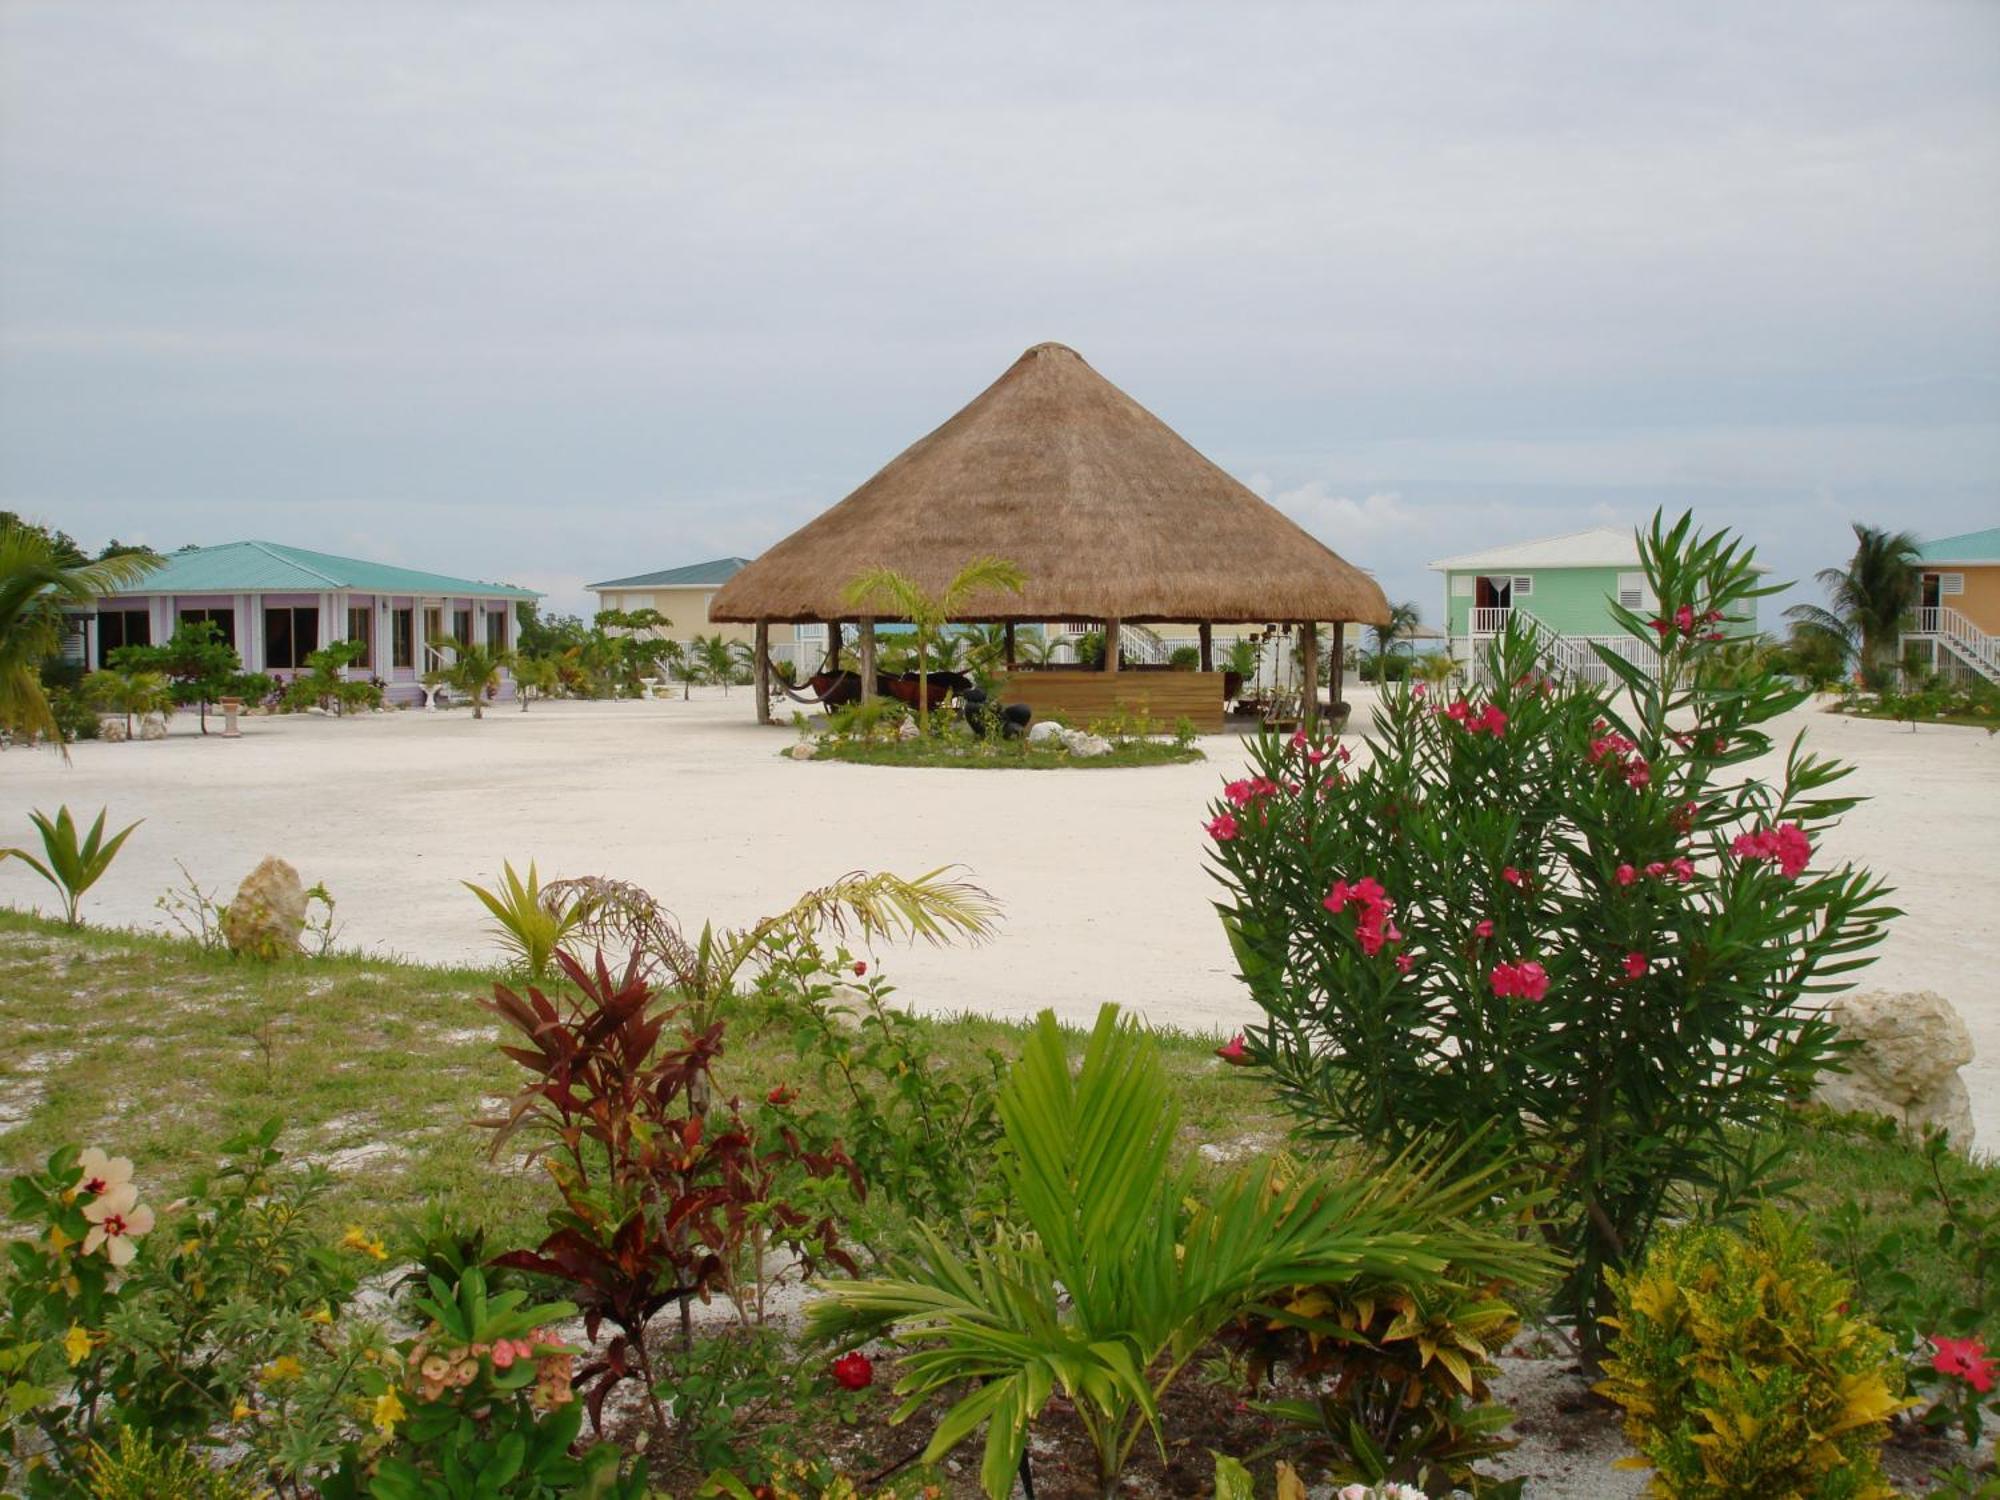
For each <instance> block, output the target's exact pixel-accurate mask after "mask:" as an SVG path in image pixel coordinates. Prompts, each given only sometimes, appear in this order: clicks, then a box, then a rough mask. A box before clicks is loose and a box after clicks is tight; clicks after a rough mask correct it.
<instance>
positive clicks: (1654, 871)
mask: <svg viewBox="0 0 2000 1500" xmlns="http://www.w3.org/2000/svg"><path fill="white" fill-rule="evenodd" d="M1666 873H1667V862H1666V861H1665V860H1663V859H1656V860H1654V861H1653V862H1652V863H1651V864H1649V865H1647V866H1646V875H1647V877H1648V878H1649V879H1653V880H1658V879H1659V878H1660V877H1661V876H1662V875H1664V874H1666Z"/></svg>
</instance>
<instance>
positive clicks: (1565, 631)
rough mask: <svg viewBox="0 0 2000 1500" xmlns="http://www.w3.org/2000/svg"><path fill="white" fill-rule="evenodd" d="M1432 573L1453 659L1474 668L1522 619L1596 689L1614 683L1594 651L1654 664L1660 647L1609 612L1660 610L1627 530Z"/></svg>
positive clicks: (1561, 662) (1442, 566)
mask: <svg viewBox="0 0 2000 1500" xmlns="http://www.w3.org/2000/svg"><path fill="white" fill-rule="evenodd" d="M1430 566H1431V569H1432V571H1434V572H1438V573H1442V574H1444V576H1445V590H1444V593H1445V599H1444V604H1445V632H1446V635H1447V637H1448V638H1449V640H1450V650H1451V654H1452V655H1453V656H1454V657H1455V658H1457V659H1458V660H1459V661H1461V662H1465V663H1467V664H1468V666H1469V667H1473V668H1475V669H1476V665H1477V663H1478V662H1479V660H1480V658H1481V657H1482V655H1483V654H1484V652H1485V650H1486V646H1487V643H1488V642H1489V641H1490V640H1491V639H1492V637H1494V636H1496V635H1498V634H1500V633H1501V632H1502V631H1503V630H1505V629H1506V628H1507V626H1508V623H1509V622H1510V621H1515V620H1519V621H1521V622H1522V623H1524V624H1527V625H1529V626H1531V627H1533V628H1534V629H1536V630H1537V631H1539V632H1540V634H1541V635H1542V636H1543V638H1544V640H1545V641H1546V642H1547V643H1548V645H1549V648H1550V656H1551V660H1552V661H1553V662H1554V664H1555V666H1556V668H1557V669H1558V670H1559V671H1563V672H1567V673H1570V674H1572V675H1575V676H1578V677H1581V678H1583V679H1585V680H1588V681H1592V682H1603V681H1605V680H1607V679H1608V678H1609V676H1610V673H1609V671H1608V670H1607V669H1606V668H1605V666H1604V663H1603V662H1602V660H1600V659H1599V657H1598V655H1597V653H1596V652H1595V651H1594V650H1592V649H1591V648H1592V646H1593V645H1601V646H1604V647H1606V648H1608V649H1610V650H1612V651H1614V652H1616V653H1618V654H1619V655H1620V656H1623V657H1625V658H1626V659H1627V660H1628V661H1639V662H1650V661H1651V660H1652V647H1651V646H1650V645H1649V644H1648V643H1646V642H1644V641H1637V640H1634V639H1633V638H1632V637H1631V636H1630V635H1628V634H1626V632H1625V630H1624V627H1623V626H1621V625H1620V624H1619V623H1618V621H1617V619H1616V618H1615V617H1614V616H1613V615H1612V612H1611V608H1612V605H1613V604H1614V603H1616V604H1620V605H1623V606H1624V607H1625V608H1627V609H1633V610H1637V611H1639V612H1640V613H1642V614H1644V613H1646V612H1647V611H1649V610H1653V609H1657V608H1658V607H1659V601H1658V600H1657V599H1655V598H1654V597H1653V593H1652V590H1651V589H1650V588H1649V587H1648V586H1647V584H1646V574H1645V571H1644V570H1643V569H1642V568H1641V567H1640V566H1639V540H1638V535H1637V533H1636V532H1634V531H1632V530H1630V529H1629V528H1620V527H1613V526H1600V527H1594V528H1592V529H1591V530H1588V531H1572V532H1568V533H1565V534H1564V535H1562V536H1552V537H1543V538H1542V539H1541V540H1539V541H1532V542H1516V543H1514V544H1512V545H1511V546H1506V547H1490V548H1487V549H1486V550H1485V551H1483V552H1467V553H1463V554H1461V555H1460V556H1457V557H1446V558H1440V559H1439V560H1438V561H1436V562H1434V563H1432V564H1431V565H1430ZM1731 629H1732V631H1733V632H1734V633H1738V634H1744V635H1753V634H1755V633H1756V629H1757V625H1756V621H1755V620H1754V619H1752V620H1747V621H1741V622H1738V623H1737V624H1735V625H1734V626H1732V627H1731Z"/></svg>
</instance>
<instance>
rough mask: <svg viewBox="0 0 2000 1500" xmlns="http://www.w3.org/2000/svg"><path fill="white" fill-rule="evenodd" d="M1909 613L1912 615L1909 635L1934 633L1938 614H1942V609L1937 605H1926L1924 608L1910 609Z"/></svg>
mask: <svg viewBox="0 0 2000 1500" xmlns="http://www.w3.org/2000/svg"><path fill="white" fill-rule="evenodd" d="M1910 613H1911V614H1912V616H1914V618H1913V619H1912V620H1911V622H1910V634H1911V635H1936V634H1937V633H1938V616H1939V615H1941V614H1943V613H1944V611H1943V610H1942V609H1940V608H1938V606H1937V605H1935V604H1932V605H1926V606H1925V607H1924V608H1922V609H1916V610H1912V611H1911V612H1910Z"/></svg>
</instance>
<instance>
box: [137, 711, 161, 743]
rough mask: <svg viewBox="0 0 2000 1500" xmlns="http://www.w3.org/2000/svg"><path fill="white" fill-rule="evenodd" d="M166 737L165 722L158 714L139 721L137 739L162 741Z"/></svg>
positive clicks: (149, 715)
mask: <svg viewBox="0 0 2000 1500" xmlns="http://www.w3.org/2000/svg"><path fill="white" fill-rule="evenodd" d="M166 737H167V721H166V720H165V719H164V718H163V717H161V716H160V715H159V714H147V715H146V717H145V718H143V719H141V720H140V721H139V738H140V739H142V740H163V739H165V738H166Z"/></svg>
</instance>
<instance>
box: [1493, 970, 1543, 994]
mask: <svg viewBox="0 0 2000 1500" xmlns="http://www.w3.org/2000/svg"><path fill="white" fill-rule="evenodd" d="M1491 979H1492V984H1493V993H1494V994H1496V995H1498V996H1500V997H1501V998H1502V999H1506V998H1508V997H1510V996H1516V997H1518V998H1520V999H1522V1000H1540V999H1541V998H1542V997H1543V996H1544V995H1546V994H1548V992H1549V973H1548V970H1546V969H1544V968H1543V967H1542V966H1541V965H1540V964H1538V963H1535V962H1533V961H1529V962H1527V963H1518V964H1496V965H1495V966H1494V969H1493V973H1492V975H1491Z"/></svg>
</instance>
